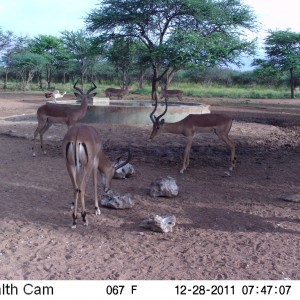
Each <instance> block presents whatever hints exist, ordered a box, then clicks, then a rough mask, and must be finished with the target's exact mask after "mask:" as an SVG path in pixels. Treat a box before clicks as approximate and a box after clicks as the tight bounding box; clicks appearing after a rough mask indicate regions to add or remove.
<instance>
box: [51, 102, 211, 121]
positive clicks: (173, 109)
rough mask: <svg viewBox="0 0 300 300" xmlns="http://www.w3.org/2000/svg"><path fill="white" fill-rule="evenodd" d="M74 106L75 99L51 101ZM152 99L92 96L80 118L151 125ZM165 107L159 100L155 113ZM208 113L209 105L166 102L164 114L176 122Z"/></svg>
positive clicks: (169, 119) (167, 119)
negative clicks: (166, 108) (191, 115)
mask: <svg viewBox="0 0 300 300" xmlns="http://www.w3.org/2000/svg"><path fill="white" fill-rule="evenodd" d="M49 103H51V104H53V105H64V106H69V107H74V106H77V105H80V103H79V102H78V101H76V100H66V101H59V102H57V103H53V102H52V101H49ZM153 108H154V105H153V103H152V101H135V100H109V99H108V98H97V97H94V99H93V101H91V102H90V103H89V108H88V111H87V114H86V116H85V117H84V118H83V119H82V122H85V123H105V124H120V125H122V124H123V125H133V124H136V125H142V124H143V125H151V124H152V122H151V120H150V117H149V115H150V113H151V112H152V111H153ZM164 109H165V104H164V102H161V103H160V102H159V103H158V106H157V110H156V113H155V115H156V116H157V115H159V114H161V113H162V112H163V111H164ZM204 113H210V106H209V105H206V104H202V103H192V102H168V111H167V113H166V115H165V116H164V118H165V120H166V122H176V121H179V120H181V119H183V118H184V117H186V116H187V115H189V114H204Z"/></svg>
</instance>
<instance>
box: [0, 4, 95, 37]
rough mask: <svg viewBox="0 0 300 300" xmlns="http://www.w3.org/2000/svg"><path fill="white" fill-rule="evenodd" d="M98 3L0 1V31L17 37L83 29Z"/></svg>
mask: <svg viewBox="0 0 300 300" xmlns="http://www.w3.org/2000/svg"><path fill="white" fill-rule="evenodd" d="M99 2H100V1H99V0H49V1H47V0H46V1H45V0H0V27H1V28H2V30H5V31H6V30H10V31H12V32H13V33H14V34H15V35H17V36H21V35H22V36H25V35H27V36H29V37H35V36H37V35H40V34H43V35H54V36H57V37H59V35H60V32H61V31H64V30H68V31H77V30H79V29H83V28H84V18H85V17H86V16H87V14H88V13H89V12H90V11H91V10H92V9H94V8H97V7H98V3H99Z"/></svg>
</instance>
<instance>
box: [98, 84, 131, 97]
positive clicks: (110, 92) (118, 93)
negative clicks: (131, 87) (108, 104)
mask: <svg viewBox="0 0 300 300" xmlns="http://www.w3.org/2000/svg"><path fill="white" fill-rule="evenodd" d="M104 92H105V96H106V97H108V98H109V99H110V98H112V97H117V98H118V100H121V99H123V97H124V96H125V95H127V94H128V86H126V87H125V88H124V89H115V88H107V89H106V90H105V91H104Z"/></svg>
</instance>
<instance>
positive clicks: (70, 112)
mask: <svg viewBox="0 0 300 300" xmlns="http://www.w3.org/2000/svg"><path fill="white" fill-rule="evenodd" d="M77 83H78V80H77V82H76V83H75V84H74V89H75V90H76V91H77V92H75V93H74V94H75V96H76V98H77V99H80V100H81V104H80V106H79V107H78V108H70V107H68V106H57V105H53V104H51V103H47V104H45V105H42V106H41V107H39V108H38V110H37V119H38V126H37V128H36V130H35V132H34V138H33V147H32V155H33V156H36V151H35V149H36V136H37V135H38V134H39V135H40V143H41V149H42V151H43V153H44V154H45V153H46V151H45V148H44V144H43V135H44V133H45V132H46V131H47V130H48V129H49V128H50V126H51V125H52V124H54V123H62V124H66V125H67V126H68V131H67V133H66V135H65V136H64V138H63V143H62V145H63V147H62V149H63V155H64V159H65V162H66V167H67V171H68V174H69V176H70V179H71V182H72V186H73V190H74V202H73V203H74V209H73V215H72V216H73V224H72V228H76V224H77V210H78V198H79V197H80V200H81V209H82V210H81V216H82V219H83V223H84V225H88V221H87V216H86V210H85V189H86V185H87V182H88V179H89V177H90V175H91V174H92V176H93V183H94V201H95V202H94V203H95V213H96V215H100V209H99V205H98V196H97V173H98V171H99V172H100V174H101V176H102V182H103V185H104V190H105V192H107V191H108V190H109V189H110V188H111V181H112V178H113V176H114V173H115V171H116V170H117V169H119V168H122V167H123V166H124V165H126V164H127V163H128V162H129V161H130V160H131V151H130V145H129V149H128V157H127V159H126V160H125V161H124V162H122V163H114V164H113V163H112V162H110V161H109V159H108V158H107V157H106V155H105V154H104V152H103V145H102V141H101V136H100V133H99V132H98V131H97V130H96V129H95V128H94V127H92V126H89V125H84V124H76V123H77V122H78V121H80V120H81V119H82V118H83V117H84V116H85V114H86V112H87V108H88V100H89V99H90V98H92V97H94V96H95V95H96V93H91V92H92V91H93V90H95V89H96V85H95V84H94V83H93V82H92V85H93V86H92V87H91V88H90V89H89V90H88V91H87V92H86V93H84V92H83V90H82V89H80V88H78V87H77ZM78 92H79V93H78ZM52 93H53V92H52ZM127 93H128V86H126V88H125V89H113V88H109V89H107V90H105V95H106V96H107V97H110V98H111V97H113V96H116V97H118V99H119V97H121V98H122V97H123V96H124V95H126V94H127ZM48 96H49V95H48ZM182 96H183V92H182V91H180V90H167V89H166V87H165V86H162V96H161V97H162V98H164V99H165V101H164V103H165V109H164V111H163V113H162V114H160V115H159V116H157V117H156V116H155V112H156V109H157V105H158V103H157V100H156V101H155V104H154V109H153V111H152V112H151V113H150V119H151V121H152V123H153V127H152V132H151V135H150V139H151V140H152V139H153V138H154V137H155V136H156V135H158V134H160V133H173V134H180V135H184V136H185V137H186V138H187V144H186V146H185V150H184V157H183V165H182V168H181V170H180V173H183V172H184V171H185V170H186V169H187V167H188V165H189V157H190V150H191V146H192V141H193V138H194V135H195V134H198V133H215V134H216V135H217V136H218V137H219V138H220V139H221V140H223V141H224V142H225V143H226V144H227V145H228V147H229V148H230V151H231V164H230V168H229V171H232V170H233V168H234V167H235V164H236V157H235V144H234V142H233V141H232V140H231V139H230V138H229V137H228V134H229V131H230V129H231V126H232V118H230V117H229V116H227V115H225V114H215V113H211V114H190V115H188V116H187V117H185V118H184V119H182V120H180V121H178V122H174V123H168V122H165V120H164V119H163V118H162V117H163V116H164V115H165V114H166V113H167V110H168V99H169V98H172V97H177V98H178V99H179V100H182ZM46 97H47V96H46ZM49 97H51V96H49ZM49 97H48V98H49ZM52 97H53V95H52ZM53 98H54V97H53ZM121 98H120V99H121ZM54 100H55V102H56V99H55V98H54ZM80 171H81V172H80ZM79 175H80V176H79Z"/></svg>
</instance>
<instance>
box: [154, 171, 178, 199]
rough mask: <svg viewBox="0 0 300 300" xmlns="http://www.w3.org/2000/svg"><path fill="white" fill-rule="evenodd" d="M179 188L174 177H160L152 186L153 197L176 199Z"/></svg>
mask: <svg viewBox="0 0 300 300" xmlns="http://www.w3.org/2000/svg"><path fill="white" fill-rule="evenodd" d="M178 191H179V188H178V186H177V184H176V181H175V179H174V178H173V177H171V176H167V177H165V178H163V177H159V178H157V179H156V180H154V181H153V182H152V183H151V185H150V196H151V197H169V198H172V197H176V196H177V195H178Z"/></svg>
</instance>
